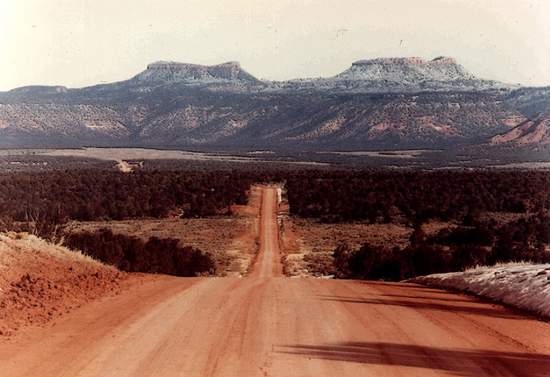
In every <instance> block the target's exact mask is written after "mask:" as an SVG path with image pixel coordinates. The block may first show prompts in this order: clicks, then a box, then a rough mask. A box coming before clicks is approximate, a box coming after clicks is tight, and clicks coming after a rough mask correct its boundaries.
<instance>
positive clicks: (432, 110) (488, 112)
mask: <svg viewBox="0 0 550 377" xmlns="http://www.w3.org/2000/svg"><path fill="white" fill-rule="evenodd" d="M548 111H550V88H515V87H512V86H509V85H506V84H502V83H498V82H494V81H489V80H482V79H478V78H476V77H475V76H473V75H472V74H470V73H469V72H467V71H466V70H465V69H464V68H463V67H462V66H461V65H459V64H458V63H457V62H456V61H454V60H453V59H451V58H443V57H442V58H436V59H434V60H430V61H426V60H423V59H420V58H389V59H372V60H361V61H358V62H355V63H353V64H352V66H351V67H350V68H349V69H348V70H346V71H344V72H342V73H341V74H339V75H336V76H334V77H329V78H321V79H303V80H291V81H286V82H266V81H260V80H258V79H256V78H255V77H254V76H252V75H250V74H249V73H248V72H246V71H245V70H243V69H242V68H241V66H240V65H239V64H238V63H235V62H229V63H224V64H219V65H214V66H201V65H194V64H183V63H174V62H157V63H152V64H150V65H149V66H148V67H147V69H146V70H145V71H143V72H141V73H139V74H138V75H136V76H134V77H133V78H131V79H129V80H127V81H122V82H117V83H113V84H104V85H98V86H92V87H87V88H82V89H68V88H64V87H24V88H18V89H14V90H12V91H9V92H4V93H0V146H1V147H13V146H67V145H70V146H81V145H112V146H116V145H121V146H128V145H137V146H155V147H163V146H170V147H182V148H186V147H194V148H201V149H208V148H226V149H245V148H252V149H258V148H272V149H273V148H286V149H368V148H403V147H407V148H427V147H429V148H441V147H446V146H451V145H457V144H460V145H464V144H472V143H484V142H487V141H491V142H492V143H495V144H499V143H502V142H504V141H503V140H508V139H509V137H506V138H504V136H502V137H500V136H497V137H495V135H506V133H507V132H508V131H510V130H512V129H513V128H514V127H516V126H518V125H519V124H521V123H522V122H525V121H526V120H527V119H536V117H537V116H538V114H540V113H548ZM524 128H525V127H524ZM515 132H516V133H517V132H519V131H515ZM537 132H538V133H537V135H538V134H540V131H537ZM535 140H538V139H537V138H535ZM541 140H542V139H541Z"/></svg>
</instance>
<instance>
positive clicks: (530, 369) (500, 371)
mask: <svg viewBox="0 0 550 377" xmlns="http://www.w3.org/2000/svg"><path fill="white" fill-rule="evenodd" d="M277 352H278V353H283V354H289V355H297V356H303V357H307V358H316V359H324V360H336V361H346V362H354V363H362V364H372V365H395V366H407V367H415V368H424V369H430V370H439V371H442V372H447V373H451V374H453V375H456V376H463V377H479V376H518V377H520V376H521V377H523V376H525V377H548V376H549V372H550V357H548V355H541V354H533V353H514V352H497V351H489V350H479V351H473V350H463V349H444V348H435V347H426V346H418V345H407V344H394V343H363V342H346V343H336V344H329V345H324V346H313V345H287V346H280V347H278V348H277Z"/></svg>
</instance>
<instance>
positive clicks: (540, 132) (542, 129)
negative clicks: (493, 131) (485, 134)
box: [491, 115, 550, 146]
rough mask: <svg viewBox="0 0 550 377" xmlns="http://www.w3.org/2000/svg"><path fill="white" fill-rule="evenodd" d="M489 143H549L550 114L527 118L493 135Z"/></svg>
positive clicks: (531, 144) (522, 144) (517, 144)
mask: <svg viewBox="0 0 550 377" xmlns="http://www.w3.org/2000/svg"><path fill="white" fill-rule="evenodd" d="M491 143H492V144H495V145H501V144H512V145H516V146H534V145H537V146H540V145H550V115H546V116H540V117H538V118H537V119H534V120H527V121H525V122H523V123H521V124H519V125H518V126H517V127H514V128H513V129H511V130H510V131H508V132H506V133H504V134H502V135H497V136H494V137H493V138H492V139H491Z"/></svg>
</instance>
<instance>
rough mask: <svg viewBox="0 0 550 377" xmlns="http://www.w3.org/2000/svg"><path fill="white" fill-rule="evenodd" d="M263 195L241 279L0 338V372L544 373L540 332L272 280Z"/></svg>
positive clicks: (425, 298) (365, 287)
mask: <svg viewBox="0 0 550 377" xmlns="http://www.w3.org/2000/svg"><path fill="white" fill-rule="evenodd" d="M277 213H278V204H277V192H276V189H275V188H273V187H264V188H263V189H262V202H261V214H260V228H261V230H260V252H259V254H258V256H257V258H256V260H255V261H254V265H253V268H252V272H251V273H250V274H249V275H248V276H247V277H244V278H236V277H233V278H174V277H158V278H151V279H150V280H147V279H145V280H141V282H140V283H139V284H136V285H135V286H133V287H132V288H130V289H129V290H127V291H126V292H125V293H124V294H121V295H119V296H115V297H109V298H105V299H101V300H98V301H95V302H93V303H91V304H89V305H86V306H83V307H82V308H80V309H78V310H75V311H73V312H71V313H70V314H68V315H66V316H64V317H63V318H62V319H61V320H59V321H57V323H55V324H53V325H51V326H48V327H46V328H43V329H39V330H35V331H33V332H32V333H30V332H29V333H28V334H26V335H25V336H22V337H20V338H18V339H15V340H13V341H10V342H5V343H2V344H0V375H1V376H2V377H19V376H41V377H54V376H55V377H60V376H83V377H84V376H103V377H105V376H117V377H125V376H164V377H171V376H185V377H193V376H239V377H242V376H281V377H290V376H304V377H305V376H327V377H334V376H377V377H383V376H388V377H389V376H391V377H393V376H407V377H412V376H422V377H428V376H462V377H483V376H491V377H499V376H500V377H512V376H524V377H548V376H550V324H549V323H547V322H542V321H539V320H536V319H534V318H531V317H528V316H525V315H524V314H522V313H518V312H514V311H511V310H510V309H507V308H504V307H502V306H499V305H494V304H491V303H487V302H482V301H479V300H477V299H474V298H470V297H467V296H464V295H458V294H453V293H449V292H446V291H442V290H437V289H432V288H426V287H422V286H418V285H414V284H405V283H383V282H362V281H351V280H348V281H345V280H326V279H313V278H288V277H284V276H283V275H282V265H281V263H280V259H281V258H280V250H279V227H278V225H277Z"/></svg>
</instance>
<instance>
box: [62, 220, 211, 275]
mask: <svg viewBox="0 0 550 377" xmlns="http://www.w3.org/2000/svg"><path fill="white" fill-rule="evenodd" d="M65 245H66V246H67V247H69V248H72V249H77V250H81V251H82V252H84V253H85V254H87V255H89V256H91V257H93V258H94V259H97V260H100V261H102V262H104V263H107V264H110V265H113V266H116V267H117V268H118V269H120V270H122V271H128V272H147V273H159V274H167V275H175V276H197V275H204V274H211V273H214V272H215V269H216V265H215V261H214V259H213V258H212V256H211V255H210V254H209V253H204V252H202V251H201V250H199V249H195V248H192V247H189V246H185V247H181V246H179V245H178V240H176V239H171V238H157V237H151V238H149V240H148V241H147V242H145V241H143V240H141V239H140V238H137V237H131V236H126V235H121V234H113V233H112V232H111V230H109V229H100V230H98V231H97V232H93V233H91V232H83V233H75V234H70V235H68V237H67V238H66V240H65Z"/></svg>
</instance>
